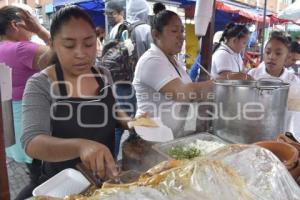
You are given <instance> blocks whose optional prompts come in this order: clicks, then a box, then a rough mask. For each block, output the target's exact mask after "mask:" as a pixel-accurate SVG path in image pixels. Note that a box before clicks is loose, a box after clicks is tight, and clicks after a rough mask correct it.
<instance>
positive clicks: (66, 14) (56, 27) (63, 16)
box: [50, 5, 96, 40]
mask: <svg viewBox="0 0 300 200" xmlns="http://www.w3.org/2000/svg"><path fill="white" fill-rule="evenodd" d="M72 18H75V19H83V20H84V21H86V22H87V23H88V24H90V25H91V27H92V28H93V29H94V30H95V33H96V27H95V25H94V23H93V21H92V19H91V17H90V16H89V15H88V14H87V13H86V12H85V11H84V10H82V9H81V8H79V7H78V6H75V5H71V6H66V7H64V8H61V9H59V10H58V11H57V12H56V13H55V14H54V16H53V20H52V23H51V26H50V35H51V38H52V40H53V39H54V37H55V35H56V34H57V33H58V32H59V31H60V29H61V27H62V25H64V24H65V23H67V22H69V21H70V20H71V19H72Z"/></svg>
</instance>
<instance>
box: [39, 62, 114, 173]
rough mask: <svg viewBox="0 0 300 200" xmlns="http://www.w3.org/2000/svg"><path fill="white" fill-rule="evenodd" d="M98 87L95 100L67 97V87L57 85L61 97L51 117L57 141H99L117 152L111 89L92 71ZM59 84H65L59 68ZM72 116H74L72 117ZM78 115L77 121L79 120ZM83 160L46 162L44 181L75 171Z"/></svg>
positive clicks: (53, 133) (44, 164) (57, 66)
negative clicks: (75, 139) (59, 173)
mask: <svg viewBox="0 0 300 200" xmlns="http://www.w3.org/2000/svg"><path fill="white" fill-rule="evenodd" d="M91 71H92V73H93V74H95V75H98V76H95V79H96V81H97V83H98V84H99V90H98V94H99V96H98V97H95V98H94V99H86V98H76V97H67V89H66V85H65V84H63V83H61V84H58V86H59V90H60V94H61V96H62V97H67V98H60V99H56V103H55V105H54V106H55V107H54V108H53V110H54V112H53V116H51V126H52V136H53V137H58V138H83V139H88V140H93V141H97V142H99V143H102V144H104V145H106V146H107V147H108V148H109V150H110V152H111V153H112V154H113V152H114V143H115V127H116V119H115V118H114V116H113V105H114V104H115V99H114V97H113V93H112V89H111V87H105V83H104V81H103V80H102V78H101V77H99V73H98V72H97V71H96V70H95V69H94V68H91ZM56 75H57V79H58V81H64V76H63V71H62V69H61V67H60V66H59V65H56ZM70 112H72V113H73V114H72V115H70ZM77 115H78V117H77ZM79 162H80V158H76V159H72V160H68V161H63V162H44V163H43V172H42V173H43V175H44V178H46V179H47V178H50V177H52V176H53V175H55V174H57V173H58V172H60V171H62V170H64V169H66V168H75V166H76V164H77V163H79Z"/></svg>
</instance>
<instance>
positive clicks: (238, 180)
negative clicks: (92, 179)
mask: <svg viewBox="0 0 300 200" xmlns="http://www.w3.org/2000/svg"><path fill="white" fill-rule="evenodd" d="M145 187H146V188H151V189H153V193H155V194H153V195H148V196H147V194H148V192H150V193H151V191H152V190H151V189H150V190H148V189H146V192H145V191H144V190H143V189H142V188H145ZM139 190H140V192H139ZM120 191H122V193H123V194H124V195H123V196H120ZM132 191H135V192H132ZM127 194H130V195H127ZM115 195H119V196H115ZM139 195H140V196H139ZM141 195H146V197H147V198H146V197H145V198H144V199H147V200H148V199H149V200H152V199H153V200H154V199H155V198H152V197H157V195H163V196H164V197H165V198H164V199H168V200H171V199H172V200H173V199H176V200H177V199H189V200H194V199H195V200H196V199H197V200H220V199H222V200H297V199H300V188H299V186H298V185H297V184H296V182H295V181H294V179H293V178H292V177H291V175H290V174H289V172H288V171H287V170H286V168H285V167H284V165H283V164H282V163H281V161H279V160H278V159H277V157H275V156H274V155H273V154H272V153H271V152H270V151H268V150H266V149H263V148H260V147H258V146H255V145H227V146H225V147H224V148H221V149H219V150H216V151H214V152H212V153H210V154H208V155H207V156H206V157H199V158H195V159H194V160H191V161H189V160H183V161H175V160H169V161H165V162H163V163H160V164H159V165H157V166H155V167H154V168H152V169H150V170H149V171H147V172H146V173H144V174H142V175H141V176H140V178H139V180H138V181H137V182H136V183H135V184H134V186H133V185H132V186H124V185H115V187H112V186H110V188H103V189H99V190H96V192H95V193H94V195H93V196H91V197H87V198H80V199H88V200H96V199H97V200H102V199H104V200H112V199H114V197H118V198H119V199H123V200H127V199H128V200H131V199H135V198H137V197H141ZM75 199H76V198H75ZM142 199H143V198H142ZM142 199H141V200H142Z"/></svg>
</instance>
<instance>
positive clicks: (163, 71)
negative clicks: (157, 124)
mask: <svg viewBox="0 0 300 200" xmlns="http://www.w3.org/2000/svg"><path fill="white" fill-rule="evenodd" d="M177 69H178V72H177V71H176V69H175V67H174V66H173V65H172V64H171V62H170V61H169V60H168V58H167V57H166V56H165V54H164V53H163V52H162V51H161V50H160V49H159V48H158V47H157V46H156V45H154V44H151V48H150V49H149V50H147V51H146V52H145V53H144V54H143V55H142V57H141V58H140V59H139V61H138V63H137V65H136V70H135V73H134V79H133V86H134V88H135V91H136V98H137V115H139V114H141V113H143V112H147V113H148V114H149V115H150V117H160V118H161V120H162V122H163V123H164V124H165V125H166V126H168V127H170V128H171V129H172V131H173V133H174V137H175V138H176V137H180V136H182V134H184V133H183V132H182V130H181V129H182V128H183V126H184V122H185V121H184V120H180V119H176V117H174V116H178V117H179V116H185V115H186V114H187V110H186V112H185V111H184V110H183V107H184V106H181V104H180V103H176V102H175V101H172V100H171V99H170V95H164V94H162V93H160V92H159V90H160V89H161V88H162V87H164V86H165V85H166V84H167V83H169V82H170V81H172V80H174V79H176V78H180V79H181V80H182V82H183V83H191V82H192V80H191V79H190V77H189V75H188V74H187V72H186V71H185V70H184V69H183V68H182V67H177ZM178 73H180V75H179V74H178ZM185 105H186V104H185ZM172 112H173V113H172Z"/></svg>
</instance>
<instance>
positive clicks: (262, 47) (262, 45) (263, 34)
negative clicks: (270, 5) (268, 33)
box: [260, 0, 268, 62]
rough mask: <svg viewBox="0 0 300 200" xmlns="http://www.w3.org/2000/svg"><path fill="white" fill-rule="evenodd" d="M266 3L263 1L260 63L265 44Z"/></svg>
mask: <svg viewBox="0 0 300 200" xmlns="http://www.w3.org/2000/svg"><path fill="white" fill-rule="evenodd" d="M267 1H268V0H265V5H264V20H263V33H262V43H261V49H260V62H262V61H263V59H264V43H265V27H266V17H267Z"/></svg>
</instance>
